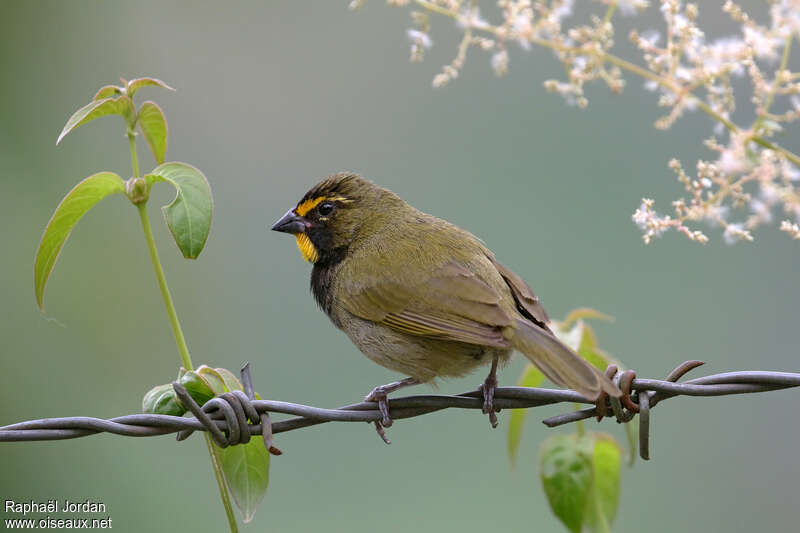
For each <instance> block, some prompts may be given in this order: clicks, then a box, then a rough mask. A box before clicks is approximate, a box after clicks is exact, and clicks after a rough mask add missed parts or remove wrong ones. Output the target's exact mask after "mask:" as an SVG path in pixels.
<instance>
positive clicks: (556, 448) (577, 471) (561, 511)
mask: <svg viewBox="0 0 800 533" xmlns="http://www.w3.org/2000/svg"><path fill="white" fill-rule="evenodd" d="M621 455H622V452H621V451H620V449H619V445H617V443H616V441H615V440H614V438H613V437H611V436H610V435H606V434H603V433H587V434H585V435H581V436H578V435H556V436H554V437H551V438H550V439H548V440H547V441H545V443H544V444H543V445H542V451H541V454H540V456H539V468H540V472H541V479H542V487H543V488H544V492H545V494H546V495H547V500H548V502H549V503H550V508H551V509H552V510H553V514H555V515H556V517H558V519H559V520H561V522H562V523H563V524H564V525H565V526H566V527H567V529H569V530H570V531H572V532H573V533H580V532H581V531H582V530H583V529H584V528H588V529H589V530H590V531H601V532H602V531H609V530H610V526H611V524H612V523H613V522H614V518H615V517H616V514H617V507H618V505H619V490H620V471H621Z"/></svg>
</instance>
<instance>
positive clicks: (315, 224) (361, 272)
mask: <svg viewBox="0 0 800 533" xmlns="http://www.w3.org/2000/svg"><path fill="white" fill-rule="evenodd" d="M272 230H274V231H278V232H284V233H288V234H291V235H294V237H295V238H296V241H297V247H298V248H299V250H300V253H301V255H302V257H303V258H304V259H305V260H306V261H308V262H310V263H312V265H313V266H312V268H311V293H312V294H313V296H314V299H315V300H316V302H317V304H318V305H319V307H320V308H321V309H322V311H324V312H325V314H326V315H327V316H328V318H330V320H331V322H332V323H333V324H334V326H336V327H337V328H338V329H340V330H342V331H343V332H344V333H345V334H346V335H347V336H348V337H349V338H350V340H351V341H352V342H353V344H355V346H356V347H358V349H359V350H360V351H361V352H362V353H363V354H364V355H366V356H367V357H368V358H369V359H371V360H372V361H374V362H376V363H378V364H379V365H381V366H384V367H386V368H388V369H390V370H393V371H396V372H399V373H401V374H403V375H404V376H407V377H406V378H404V379H401V380H399V381H395V382H392V383H388V384H386V385H381V386H378V387H375V388H374V389H373V390H372V391H371V392H370V393H369V394H368V395H367V396H366V398H365V401H369V402H375V403H376V404H377V406H378V408H379V410H380V413H381V418H380V420H378V421H376V422H375V427H376V429H377V431H378V433H379V435H380V436H381V437H382V438H383V439H384V441H386V442H387V443H388V442H389V441H388V439H387V438H386V435H385V431H384V428H386V427H389V426H391V425H392V420H391V416H390V412H389V408H388V403H387V396H388V395H389V394H390V393H392V392H394V391H396V390H398V389H401V388H404V387H407V386H410V385H417V384H423V383H430V384H435V383H436V381H437V380H438V379H441V378H450V377H460V376H464V375H466V374H469V373H471V372H472V371H474V370H475V369H476V368H478V367H480V366H484V365H489V366H490V370H489V374H488V376H487V377H486V379H485V380H484V382H483V384H482V385H481V386H480V391H481V392H482V396H483V405H482V411H483V413H484V414H488V415H489V420H490V423H491V425H492V427H496V426H497V417H496V415H495V412H496V411H497V410H496V409H495V408H494V391H495V388H496V387H497V385H498V381H497V369H498V366H499V365H504V364H506V363H507V362H508V361H509V359H510V358H511V354H512V353H513V352H514V351H518V352H520V353H522V354H523V355H524V356H525V357H526V358H527V359H529V360H530V361H531V363H533V364H534V365H535V366H536V367H537V368H539V370H541V371H542V373H543V374H544V375H545V376H546V377H547V378H549V379H550V380H551V381H552V382H553V383H555V384H557V385H560V386H562V387H566V388H570V389H573V390H575V391H576V392H578V393H580V394H581V395H582V396H584V397H585V398H586V399H588V400H591V401H596V400H597V399H598V398H599V397H601V395H602V394H603V393H605V394H608V395H610V396H614V397H618V396H620V394H621V393H620V390H619V389H618V388H617V386H615V385H614V384H613V383H612V382H611V381H610V380H609V379H608V378H607V377H606V376H605V375H604V374H602V373H601V372H600V371H598V370H597V369H596V368H595V367H593V366H592V365H590V364H589V363H588V362H586V361H585V360H584V359H583V358H581V357H580V356H579V355H577V354H576V353H575V352H574V351H573V350H571V349H570V348H569V347H567V346H566V345H565V344H564V343H563V342H561V341H560V340H559V339H558V338H557V337H556V335H555V334H554V333H553V331H552V329H551V328H550V326H549V323H550V319H549V318H548V316H547V313H546V312H545V310H544V308H543V307H542V305H541V304H540V302H539V299H538V297H537V296H536V295H535V294H534V292H533V290H531V288H530V287H529V286H528V284H527V283H525V281H523V279H522V278H521V277H520V276H518V275H517V274H515V273H514V272H513V271H512V270H511V269H509V268H508V267H506V266H504V265H503V264H501V263H500V262H499V261H498V260H497V259H496V258H495V255H494V254H493V253H492V251H490V250H489V248H487V247H486V245H484V243H483V242H482V241H481V240H480V239H478V238H477V237H475V236H474V235H473V234H472V233H469V232H468V231H466V230H463V229H461V228H459V227H457V226H455V225H454V224H451V223H449V222H447V221H445V220H443V219H441V218H437V217H435V216H432V215H429V214H427V213H423V212H422V211H419V210H417V209H415V208H414V207H412V206H411V205H409V204H408V203H406V202H405V201H404V200H403V199H402V198H400V197H399V196H398V195H397V194H395V193H393V192H392V191H390V190H388V189H385V188H383V187H380V186H378V185H376V184H375V183H373V182H371V181H369V180H367V179H364V178H362V177H361V176H359V175H358V174H355V173H351V172H340V173H337V174H333V175H331V176H329V177H327V178H325V179H323V180H322V181H320V182H319V183H317V184H316V185H314V186H313V187H312V188H311V189H310V190H308V192H306V193H305V195H304V196H303V197H302V198H300V200H299V201H298V202H297V204H296V205H295V206H294V207H292V208H290V209H289V210H288V211H287V212H286V214H284V215H283V216H282V217H281V218H280V219H279V220H278V221H277V222H275V224H274V225H273V226H272Z"/></svg>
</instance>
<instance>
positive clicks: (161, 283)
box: [128, 130, 239, 533]
mask: <svg viewBox="0 0 800 533" xmlns="http://www.w3.org/2000/svg"><path fill="white" fill-rule="evenodd" d="M128 141H129V145H130V149H131V164H132V166H133V176H134V177H136V178H138V177H139V158H138V157H137V155H136V134H135V133H132V132H131V131H130V130H129V131H128ZM136 208H137V209H138V210H139V219H140V220H141V222H142V231H143V232H144V238H145V240H146V241H147V249H148V250H149V252H150V261H151V262H152V263H153V270H154V271H155V273H156V279H157V280H158V288H159V289H160V290H161V297H162V299H163V300H164V306H165V307H166V308H167V315H168V316H169V323H170V325H171V326H172V333H173V335H174V336H175V342H176V344H177V345H178V353H180V356H181V363H182V364H183V367H184V368H185V369H186V370H193V369H194V365H192V357H191V355H189V347H188V346H187V345H186V338H185V337H184V336H183V329H181V323H180V320H178V313H177V311H175V303H174V302H173V301H172V294H171V293H170V291H169V286H168V285H167V278H166V277H165V276H164V268H163V267H162V266H161V260H160V259H159V258H158V250H157V249H156V241H155V239H154V238H153V230H152V228H151V227H150V218H149V217H148V216H147V201H146V200H145V201H143V202H141V203H139V204H136ZM204 437H205V441H206V447H207V448H208V455H209V458H210V459H211V467H212V469H213V470H214V478H215V479H216V481H217V488H218V489H219V496H220V498H221V499H222V506H223V507H224V508H225V515H226V517H227V518H228V526H229V527H230V530H231V533H239V525H238V524H237V523H236V515H234V513H233V506H232V505H231V498H230V495H229V494H228V487H227V486H226V485H225V477H224V474H223V473H222V467H220V465H219V463H218V462H217V456H216V455H215V454H214V443H213V442H212V441H211V436H210V435H209V434H208V433H206V434H205V435H204Z"/></svg>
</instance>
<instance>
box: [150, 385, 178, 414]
mask: <svg viewBox="0 0 800 533" xmlns="http://www.w3.org/2000/svg"><path fill="white" fill-rule="evenodd" d="M142 412H143V413H151V414H156V415H172V416H181V415H183V413H185V412H186V408H185V407H184V406H183V404H182V403H181V402H180V400H178V397H177V396H176V394H175V389H173V388H172V383H167V384H164V385H157V386H155V387H153V388H152V389H150V390H149V391H147V394H145V395H144V398H143V399H142Z"/></svg>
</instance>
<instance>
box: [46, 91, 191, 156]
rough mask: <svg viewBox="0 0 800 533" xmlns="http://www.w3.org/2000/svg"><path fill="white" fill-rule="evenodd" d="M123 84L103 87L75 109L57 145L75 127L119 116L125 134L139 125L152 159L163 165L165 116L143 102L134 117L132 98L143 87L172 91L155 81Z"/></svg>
mask: <svg viewBox="0 0 800 533" xmlns="http://www.w3.org/2000/svg"><path fill="white" fill-rule="evenodd" d="M122 81H123V86H121V87H119V86H116V85H106V86H105V87H103V88H101V89H100V90H99V91H97V94H95V95H94V98H93V99H92V101H91V102H89V103H88V104H86V105H85V106H83V107H82V108H80V109H78V110H77V111H76V112H75V113H73V115H72V116H71V117H70V118H69V120H67V123H66V125H65V126H64V129H62V130H61V133H60V134H59V136H58V140H57V141H56V144H59V143H60V142H61V140H62V139H63V138H64V137H65V136H66V135H67V134H68V133H70V132H71V131H73V130H74V129H75V128H77V127H78V126H82V125H84V124H86V123H87V122H91V121H92V120H94V119H96V118H100V117H104V116H108V115H120V116H122V118H124V119H125V123H126V124H127V125H128V131H129V132H130V133H131V134H132V135H133V134H134V132H135V130H136V126H137V124H138V126H139V129H140V130H141V131H142V133H143V134H144V138H145V139H146V140H147V144H148V145H149V146H150V150H151V151H152V152H153V158H154V159H155V160H156V163H157V164H161V163H163V162H164V157H165V156H166V153H167V133H168V132H167V120H166V118H165V117H164V112H163V111H161V108H160V107H158V105H157V104H156V103H155V102H152V101H149V100H148V101H146V102H144V103H143V104H142V105H141V106H140V107H139V111H138V113H137V111H136V107H135V105H134V103H133V95H134V94H135V93H136V91H138V90H139V89H141V88H142V87H146V86H156V87H161V88H163V89H169V90H170V91H174V90H175V89H173V88H172V87H170V86H169V85H167V84H166V83H164V82H163V81H161V80H159V79H156V78H138V79H135V80H131V81H129V82H128V81H125V80H122Z"/></svg>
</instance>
